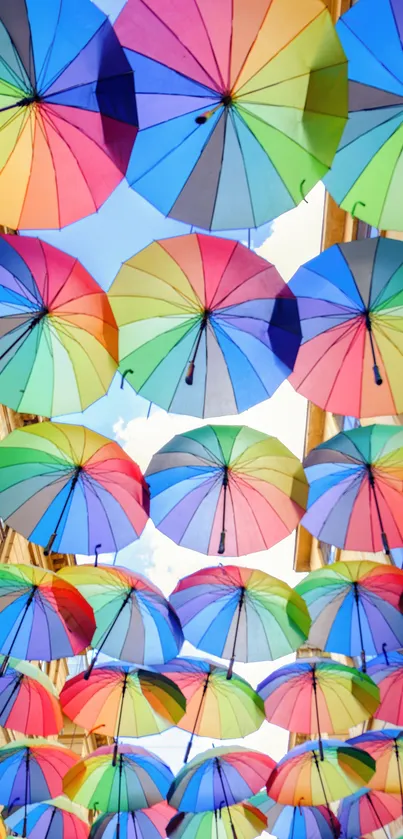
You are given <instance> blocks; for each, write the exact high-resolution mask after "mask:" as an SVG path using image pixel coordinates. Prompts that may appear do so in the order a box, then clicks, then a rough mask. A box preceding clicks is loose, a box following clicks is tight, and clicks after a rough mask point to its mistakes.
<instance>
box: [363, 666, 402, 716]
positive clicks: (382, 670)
mask: <svg viewBox="0 0 403 839" xmlns="http://www.w3.org/2000/svg"><path fill="white" fill-rule="evenodd" d="M367 673H368V675H369V676H370V677H371V679H373V681H374V682H375V683H376V684H377V685H378V687H379V691H380V704H379V706H378V708H377V710H376V711H375V713H374V717H376V719H378V720H383V722H386V723H390V725H397V726H402V727H403V654H402V653H390V652H388V653H385V652H382V653H381V655H379V656H377V657H376V658H373V659H372V660H371V661H370V662H369V663H368V665H367Z"/></svg>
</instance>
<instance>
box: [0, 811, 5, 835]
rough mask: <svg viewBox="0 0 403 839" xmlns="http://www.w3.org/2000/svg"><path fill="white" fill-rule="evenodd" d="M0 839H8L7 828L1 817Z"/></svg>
mask: <svg viewBox="0 0 403 839" xmlns="http://www.w3.org/2000/svg"><path fill="white" fill-rule="evenodd" d="M0 839H7V833H6V826H5V824H4V821H3V819H2V818H1V816H0Z"/></svg>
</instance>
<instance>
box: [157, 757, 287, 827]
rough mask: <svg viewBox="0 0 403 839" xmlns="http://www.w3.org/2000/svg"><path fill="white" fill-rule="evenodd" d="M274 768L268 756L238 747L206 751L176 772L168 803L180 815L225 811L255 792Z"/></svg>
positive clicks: (272, 761)
mask: <svg viewBox="0 0 403 839" xmlns="http://www.w3.org/2000/svg"><path fill="white" fill-rule="evenodd" d="M275 765H276V764H275V762H274V760H272V758H271V757H269V756H268V755H265V754H262V753H261V752H255V751H251V750H250V749H244V748H242V747H241V746H236V747H234V746H229V747H228V746H220V747H219V748H217V749H209V751H207V752H202V753H201V754H199V755H197V757H194V758H193V760H191V761H190V763H188V764H187V765H186V766H184V767H183V768H182V769H181V770H180V772H179V773H178V775H177V776H176V778H175V780H174V781H173V783H172V786H171V788H170V790H169V792H168V796H167V797H168V802H169V804H171V806H172V807H175V808H176V809H177V810H181V811H182V812H184V813H202V812H205V811H206V810H219V809H220V808H221V807H223V806H224V805H225V807H226V808H228V807H230V806H231V805H232V804H239V802H241V801H243V800H244V799H245V798H250V796H251V795H253V794H254V793H256V792H258V791H259V790H260V789H261V788H262V786H263V785H264V784H265V783H266V781H267V779H268V777H269V775H270V774H271V772H272V771H273V769H274V767H275Z"/></svg>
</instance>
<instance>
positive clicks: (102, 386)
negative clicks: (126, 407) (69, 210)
mask: <svg viewBox="0 0 403 839" xmlns="http://www.w3.org/2000/svg"><path fill="white" fill-rule="evenodd" d="M0 17H1V13H0ZM0 73H1V70H0ZM0 184H1V176H0ZM0 190H1V186H0ZM0 195H1V192H0ZM0 202H1V198H0ZM117 361H118V331H117V326H116V322H115V318H114V316H113V314H112V310H111V307H110V305H109V302H108V298H107V296H106V294H105V292H103V291H102V289H101V288H100V286H99V285H98V283H96V282H95V280H93V279H92V277H91V276H90V274H88V272H87V271H86V270H85V269H84V268H83V266H82V265H80V263H79V262H78V261H77V260H76V259H73V257H71V256H68V254H65V253H63V252H62V251H59V250H57V249H56V248H53V247H52V246H51V245H48V244H47V243H46V242H41V241H40V240H39V239H28V238H27V237H23V236H5V235H1V234H0V389H1V399H2V402H3V403H4V404H5V405H8V407H9V408H12V409H13V410H14V411H23V412H25V413H31V414H41V415H42V416H45V417H51V416H58V415H59V416H61V415H62V414H68V413H72V412H75V411H83V410H84V409H85V408H87V407H88V405H91V403H92V402H95V401H96V400H97V399H99V397H101V396H103V395H104V394H105V393H106V391H107V390H108V387H109V385H110V383H111V381H112V377H113V375H114V373H115V370H116V368H117Z"/></svg>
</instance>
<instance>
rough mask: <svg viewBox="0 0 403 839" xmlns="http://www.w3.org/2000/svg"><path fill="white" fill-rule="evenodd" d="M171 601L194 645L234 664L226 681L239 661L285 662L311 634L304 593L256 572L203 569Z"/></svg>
mask: <svg viewBox="0 0 403 839" xmlns="http://www.w3.org/2000/svg"><path fill="white" fill-rule="evenodd" d="M402 575H403V572H402ZM170 601H171V603H172V605H173V606H174V608H175V609H176V611H177V614H178V617H179V620H180V621H181V624H182V627H183V631H184V634H185V638H186V639H187V640H188V641H190V643H191V644H193V645H194V646H195V647H198V648H199V649H202V650H204V651H205V652H207V653H211V654H212V655H216V656H220V657H221V658H227V659H229V660H230V666H229V669H228V672H227V679H230V678H231V676H232V668H233V665H234V662H235V661H245V662H247V661H272V660H273V659H276V658H281V657H282V656H284V655H288V654H289V653H291V652H293V651H294V650H296V649H297V648H298V647H299V646H300V645H301V644H302V643H303V642H304V641H306V638H307V636H308V632H309V627H310V618H309V614H308V609H307V607H306V605H305V603H304V601H303V599H302V598H301V597H300V595H299V594H297V593H296V592H295V591H294V590H293V589H292V588H290V586H288V585H287V583H284V582H282V580H277V579H276V577H271V576H270V575H269V574H265V573H264V571H258V570H254V569H252V568H242V567H239V566H236V565H224V566H223V565H218V566H216V567H215V568H203V569H202V570H201V571H196V572H195V573H194V574H190V575H189V576H188V577H184V578H183V579H182V580H179V583H178V585H177V586H176V588H175V589H174V591H173V592H172V594H171V596H170Z"/></svg>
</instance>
